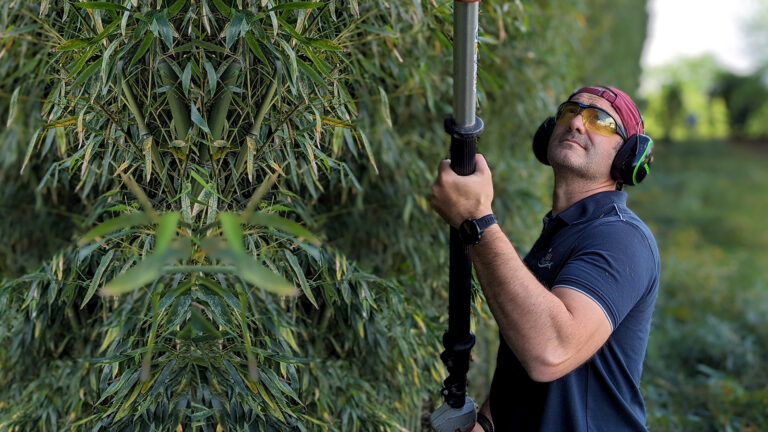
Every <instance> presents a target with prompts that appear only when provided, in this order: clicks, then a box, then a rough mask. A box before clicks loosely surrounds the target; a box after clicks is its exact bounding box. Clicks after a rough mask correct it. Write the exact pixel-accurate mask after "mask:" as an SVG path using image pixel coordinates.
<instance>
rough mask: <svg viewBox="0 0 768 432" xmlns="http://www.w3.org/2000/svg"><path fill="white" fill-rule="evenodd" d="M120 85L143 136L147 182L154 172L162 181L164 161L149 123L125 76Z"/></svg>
mask: <svg viewBox="0 0 768 432" xmlns="http://www.w3.org/2000/svg"><path fill="white" fill-rule="evenodd" d="M120 85H121V87H122V89H123V96H124V97H125V100H126V102H127V103H128V109H129V110H130V111H131V113H132V114H133V117H134V118H135V119H136V126H137V127H138V128H139V134H140V135H141V140H142V148H141V150H142V152H143V153H144V155H145V158H146V161H147V162H146V165H145V167H146V171H147V181H149V174H150V172H152V170H154V171H155V174H157V176H158V178H161V179H162V178H164V177H163V171H162V167H163V163H162V162H163V160H162V158H161V157H160V152H159V151H158V149H157V146H155V144H154V141H153V139H152V132H151V131H150V130H149V128H148V127H147V123H146V122H145V121H144V115H143V114H142V113H141V109H139V104H138V103H136V99H135V98H134V97H133V92H132V91H131V88H130V86H128V82H127V81H126V80H125V76H121V77H120ZM147 156H148V157H147ZM164 183H165V187H166V188H167V189H168V192H170V194H171V195H176V189H175V188H174V187H173V184H172V183H171V182H170V181H168V178H165V181H164Z"/></svg>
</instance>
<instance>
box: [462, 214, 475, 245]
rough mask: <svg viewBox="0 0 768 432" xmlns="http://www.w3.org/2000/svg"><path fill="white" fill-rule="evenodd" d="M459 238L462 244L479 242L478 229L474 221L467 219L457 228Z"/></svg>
mask: <svg viewBox="0 0 768 432" xmlns="http://www.w3.org/2000/svg"><path fill="white" fill-rule="evenodd" d="M459 236H461V239H462V240H464V243H469V244H475V243H477V241H478V240H480V238H479V237H480V228H479V227H478V226H477V222H476V221H475V220H474V219H467V220H465V221H464V222H462V224H461V225H460V226H459Z"/></svg>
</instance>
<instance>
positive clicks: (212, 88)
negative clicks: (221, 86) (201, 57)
mask: <svg viewBox="0 0 768 432" xmlns="http://www.w3.org/2000/svg"><path fill="white" fill-rule="evenodd" d="M203 67H204V68H205V74H206V75H207V76H208V92H209V94H210V95H211V96H213V95H214V94H215V93H216V82H217V81H218V78H217V76H216V69H214V68H213V65H212V64H211V62H209V61H208V60H205V61H204V62H203Z"/></svg>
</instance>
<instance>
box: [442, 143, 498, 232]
mask: <svg viewBox="0 0 768 432" xmlns="http://www.w3.org/2000/svg"><path fill="white" fill-rule="evenodd" d="M429 201H430V203H431V204H432V208H433V209H434V210H435V211H436V212H437V213H438V214H439V215H440V216H441V217H442V218H443V220H445V221H446V222H448V224H450V225H451V226H452V227H454V228H458V226H459V225H461V223H462V222H464V221H465V220H466V219H468V218H475V219H477V218H480V217H483V216H485V215H487V214H489V213H492V212H493V211H492V210H491V201H493V181H492V178H491V170H490V169H489V168H488V163H487V162H486V161H485V158H484V157H483V155H481V154H476V155H475V172H474V173H473V174H470V175H468V176H460V175H458V174H456V173H455V172H454V171H453V170H452V169H451V160H450V159H445V160H443V161H441V162H440V165H439V166H438V168H437V179H436V180H435V183H434V184H433V185H432V196H431V197H430V200H429Z"/></svg>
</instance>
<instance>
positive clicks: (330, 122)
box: [320, 116, 355, 129]
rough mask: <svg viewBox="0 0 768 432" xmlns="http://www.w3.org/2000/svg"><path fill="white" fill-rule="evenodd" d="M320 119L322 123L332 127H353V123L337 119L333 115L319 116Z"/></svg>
mask: <svg viewBox="0 0 768 432" xmlns="http://www.w3.org/2000/svg"><path fill="white" fill-rule="evenodd" d="M320 120H322V121H323V123H325V124H327V125H329V126H333V127H340V128H345V129H353V128H354V127H355V125H353V124H352V123H349V122H346V121H344V120H339V119H337V118H333V117H327V116H320Z"/></svg>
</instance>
